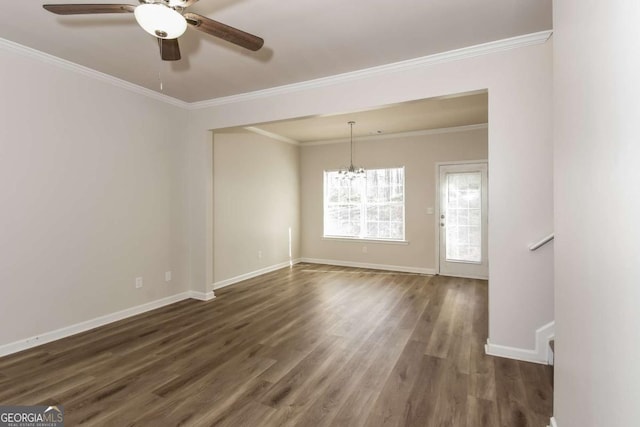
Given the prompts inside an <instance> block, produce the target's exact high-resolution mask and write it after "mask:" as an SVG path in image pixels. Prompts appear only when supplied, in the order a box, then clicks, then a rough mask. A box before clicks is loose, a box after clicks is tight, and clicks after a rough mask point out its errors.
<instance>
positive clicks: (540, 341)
mask: <svg viewBox="0 0 640 427" xmlns="http://www.w3.org/2000/svg"><path fill="white" fill-rule="evenodd" d="M554 331H555V322H549V323H547V324H546V325H544V326H541V327H540V328H538V329H537V330H536V347H535V348H534V349H533V350H529V349H524V348H518V347H508V346H504V345H498V344H493V343H492V342H491V341H490V340H489V339H487V344H486V345H485V346H484V351H485V353H486V354H488V355H490V356H498V357H506V358H508V359H515V360H522V361H524V362H533V363H540V364H542V365H547V364H548V363H549V340H550V339H551V338H553V336H554Z"/></svg>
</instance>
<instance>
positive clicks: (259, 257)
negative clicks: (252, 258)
mask: <svg viewBox="0 0 640 427" xmlns="http://www.w3.org/2000/svg"><path fill="white" fill-rule="evenodd" d="M258 259H262V251H258Z"/></svg>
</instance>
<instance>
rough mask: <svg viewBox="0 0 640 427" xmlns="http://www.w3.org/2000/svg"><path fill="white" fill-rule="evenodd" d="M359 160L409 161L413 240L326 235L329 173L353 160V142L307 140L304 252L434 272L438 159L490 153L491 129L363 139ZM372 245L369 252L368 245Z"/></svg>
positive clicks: (370, 163) (372, 165) (371, 164)
mask: <svg viewBox="0 0 640 427" xmlns="http://www.w3.org/2000/svg"><path fill="white" fill-rule="evenodd" d="M354 146H355V150H354V152H355V154H354V156H355V160H354V162H355V163H356V165H357V166H364V167H366V168H369V169H376V168H388V167H400V166H404V167H405V199H406V200H405V231H406V233H405V234H406V236H405V238H406V240H407V241H408V242H409V243H408V244H407V245H396V244H388V243H374V242H366V243H363V242H358V243H356V242H349V241H344V240H328V239H323V238H322V235H323V173H324V171H325V170H332V169H338V168H339V167H340V166H341V165H344V164H345V160H346V161H347V162H348V153H349V146H348V143H345V144H328V145H315V146H303V147H302V150H301V168H302V180H301V185H302V218H303V220H304V230H303V234H302V254H303V257H304V258H313V259H320V260H338V261H343V262H355V263H367V264H377V265H392V266H397V267H403V268H405V269H407V270H409V271H422V272H425V273H431V274H433V272H434V269H435V267H436V261H435V245H436V243H435V242H436V236H435V221H436V219H435V216H434V215H433V214H431V215H429V214H427V208H428V207H432V208H435V198H436V189H435V186H436V182H435V181H436V162H444V161H457V160H483V159H487V129H478V130H472V131H464V132H451V133H439V134H431V135H421V136H404V137H393V138H389V137H385V138H384V139H378V140H369V141H357V140H356V142H355V143H354ZM363 246H366V249H367V253H363V251H362V248H363Z"/></svg>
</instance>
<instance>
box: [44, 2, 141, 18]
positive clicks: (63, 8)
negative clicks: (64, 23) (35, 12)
mask: <svg viewBox="0 0 640 427" xmlns="http://www.w3.org/2000/svg"><path fill="white" fill-rule="evenodd" d="M42 7H44V8H45V9H46V10H48V11H49V12H51V13H55V14H56V15H84V14H94V13H133V11H134V10H135V8H136V6H135V5H131V4H44V5H42Z"/></svg>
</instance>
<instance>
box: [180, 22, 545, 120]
mask: <svg viewBox="0 0 640 427" xmlns="http://www.w3.org/2000/svg"><path fill="white" fill-rule="evenodd" d="M552 34H553V31H552V30H547V31H540V32H538V33H532V34H525V35H522V36H516V37H511V38H508V39H502V40H496V41H492V42H488V43H482V44H478V45H474V46H468V47H464V48H461V49H455V50H450V51H447V52H442V53H436V54H433V55H428V56H423V57H419V58H414V59H409V60H405V61H399V62H394V63H391V64H386V65H380V66H377V67H371V68H365V69H362V70H358V71H352V72H348V73H343V74H336V75H333V76H329V77H322V78H319V79H313V80H307V81H304V82H300V83H293V84H289V85H284V86H276V87H272V88H269V89H263V90H257V91H254V92H247V93H241V94H238V95H231V96H225V97H221V98H214V99H209V100H206V101H199V102H192V103H189V104H188V106H187V108H188V109H190V110H199V109H203V108H209V107H217V106H221V105H227V104H233V103H236V102H242V101H250V100H254V99H260V98H266V97H269V96H273V95H281V94H287V93H294V92H299V91H301V90H305V89H315V88H322V87H326V86H331V85H334V84H339V83H344V82H350V81H354V80H359V79H363V78H367V77H373V76H378V75H382V74H388V73H394V72H397V71H405V70H411V69H414V68H421V67H427V66H431V65H435V64H441V63H445V62H452V61H458V60H461V59H467V58H473V57H476V56H481V55H489V54H492V53H496V52H501V51H504V50H509V49H516V48H520V47H525V46H531V45H537V44H542V43H546V41H547V40H549V38H550V37H551V35H552Z"/></svg>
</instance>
